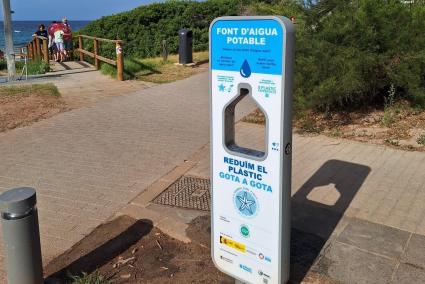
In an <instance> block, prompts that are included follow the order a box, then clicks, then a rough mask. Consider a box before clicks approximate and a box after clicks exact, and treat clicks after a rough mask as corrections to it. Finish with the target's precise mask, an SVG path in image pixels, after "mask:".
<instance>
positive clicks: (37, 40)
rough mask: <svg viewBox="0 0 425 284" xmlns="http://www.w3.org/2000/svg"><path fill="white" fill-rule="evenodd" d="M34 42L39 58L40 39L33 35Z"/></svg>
mask: <svg viewBox="0 0 425 284" xmlns="http://www.w3.org/2000/svg"><path fill="white" fill-rule="evenodd" d="M35 44H36V46H37V47H36V48H37V57H38V58H41V44H40V39H39V38H38V37H37V36H36V37H35Z"/></svg>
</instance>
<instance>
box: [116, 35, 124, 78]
mask: <svg viewBox="0 0 425 284" xmlns="http://www.w3.org/2000/svg"><path fill="white" fill-rule="evenodd" d="M116 51H117V77H118V81H124V59H123V54H122V41H120V40H119V41H117V43H116Z"/></svg>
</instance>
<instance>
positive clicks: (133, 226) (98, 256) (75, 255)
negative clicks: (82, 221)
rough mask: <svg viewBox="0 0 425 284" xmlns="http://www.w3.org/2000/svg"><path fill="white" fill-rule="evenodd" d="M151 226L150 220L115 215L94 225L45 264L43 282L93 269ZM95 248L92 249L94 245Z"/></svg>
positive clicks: (57, 279) (124, 249)
mask: <svg viewBox="0 0 425 284" xmlns="http://www.w3.org/2000/svg"><path fill="white" fill-rule="evenodd" d="M152 228H153V223H152V221H151V220H144V219H143V220H137V221H136V220H134V219H132V218H130V217H127V216H122V217H118V218H117V219H115V220H113V221H112V222H110V223H107V224H103V225H101V226H99V227H98V228H96V230H94V231H93V232H92V233H91V234H90V235H89V236H87V237H86V238H84V239H83V240H82V241H80V242H79V243H77V244H76V245H75V246H73V247H72V249H71V250H69V251H68V252H65V253H64V254H62V255H61V256H59V257H58V258H56V259H55V260H54V262H52V263H50V264H49V265H47V266H46V268H45V269H44V270H45V274H47V275H49V276H48V277H47V278H46V280H45V283H65V280H63V279H67V278H69V277H70V276H80V275H82V273H83V272H84V273H88V274H90V273H91V272H93V271H95V270H96V269H97V268H99V267H101V266H103V265H105V264H106V263H108V262H109V261H110V260H112V259H114V258H115V257H117V256H119V255H120V254H121V253H123V252H124V251H126V250H127V249H128V248H129V247H131V246H132V245H134V244H136V243H137V242H138V241H139V240H140V239H142V238H143V237H144V236H146V235H148V234H149V233H150V232H151V230H152ZM93 248H95V249H93Z"/></svg>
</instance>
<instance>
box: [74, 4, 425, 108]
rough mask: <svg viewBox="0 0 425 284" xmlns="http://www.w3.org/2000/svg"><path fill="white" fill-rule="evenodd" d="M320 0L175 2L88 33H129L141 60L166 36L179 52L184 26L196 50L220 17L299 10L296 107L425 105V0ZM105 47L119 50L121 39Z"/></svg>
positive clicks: (129, 47) (106, 21)
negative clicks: (415, 0) (392, 102)
mask: <svg viewBox="0 0 425 284" xmlns="http://www.w3.org/2000/svg"><path fill="white" fill-rule="evenodd" d="M313 2H314V4H313ZM316 2H317V1H296V0H293V1H291V0H264V1H250V0H241V1H233V0H209V1H204V2H196V1H168V2H165V3H156V4H151V5H147V6H141V7H139V8H137V9H135V10H132V11H129V12H125V13H120V14H117V15H113V16H109V17H103V18H101V19H99V20H97V21H94V22H92V23H91V24H89V25H88V26H87V27H85V28H84V29H82V30H81V33H83V34H90V35H93V36H99V37H105V38H119V39H122V40H124V42H125V44H126V45H125V49H124V51H125V56H126V58H127V60H126V62H127V64H128V66H134V64H132V63H131V62H132V61H133V63H134V60H136V61H139V60H140V59H141V58H147V57H156V56H159V55H160V54H161V52H162V44H161V43H162V41H163V40H166V41H167V45H168V50H169V52H171V53H176V52H177V50H178V36H177V31H178V30H179V29H181V28H190V29H192V30H193V32H194V50H195V51H204V50H207V49H208V27H209V24H210V23H211V21H212V20H213V19H214V18H216V17H218V16H225V15H270V14H272V15H284V16H286V17H295V19H296V29H297V34H296V36H297V43H296V46H297V50H296V68H295V88H294V90H295V108H296V110H298V111H299V112H296V113H302V111H305V110H314V111H319V112H325V113H329V112H331V111H335V110H356V109H362V108H365V107H370V106H378V107H379V106H382V107H383V106H384V103H385V101H386V99H387V98H388V97H389V96H390V95H392V96H393V99H394V100H395V101H400V100H405V101H408V102H409V103H410V104H411V106H412V107H415V108H424V107H425V76H424V74H425V51H424V49H423V46H425V34H424V33H423V30H424V28H425V6H423V5H419V4H414V3H412V4H405V3H404V2H405V1H399V0H390V1H375V0H357V1H351V0H341V1H335V0H322V1H318V2H317V3H316ZM101 52H102V53H104V54H106V55H108V53H111V54H110V55H112V54H113V52H114V49H113V46H111V47H108V46H107V45H105V46H103V47H102V49H101ZM105 68H107V67H105ZM128 68H129V67H127V69H128Z"/></svg>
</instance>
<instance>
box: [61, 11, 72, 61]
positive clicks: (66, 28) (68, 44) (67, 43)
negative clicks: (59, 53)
mask: <svg viewBox="0 0 425 284" xmlns="http://www.w3.org/2000/svg"><path fill="white" fill-rule="evenodd" d="M62 26H63V32H64V36H63V40H64V47H65V51H66V55H67V57H69V55H70V54H71V52H72V50H73V46H72V29H71V25H70V24H69V22H68V19H67V18H63V19H62Z"/></svg>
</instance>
